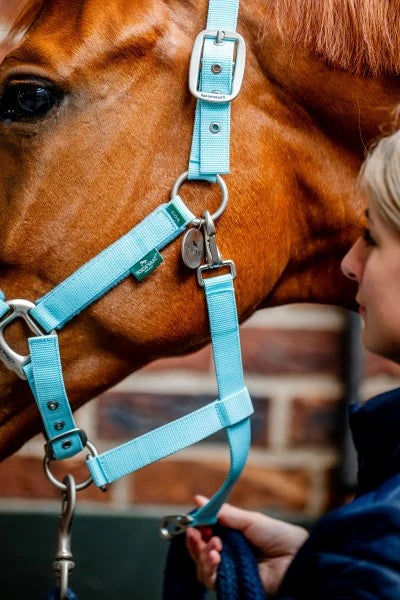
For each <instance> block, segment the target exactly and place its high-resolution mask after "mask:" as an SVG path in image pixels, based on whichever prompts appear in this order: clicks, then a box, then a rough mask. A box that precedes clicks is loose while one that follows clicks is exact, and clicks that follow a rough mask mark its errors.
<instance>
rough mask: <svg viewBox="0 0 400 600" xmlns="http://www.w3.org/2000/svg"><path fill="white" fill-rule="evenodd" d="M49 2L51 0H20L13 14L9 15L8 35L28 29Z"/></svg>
mask: <svg viewBox="0 0 400 600" xmlns="http://www.w3.org/2000/svg"><path fill="white" fill-rule="evenodd" d="M50 4H51V0H22V1H21V2H20V3H19V4H18V5H17V9H16V11H15V12H14V14H11V15H10V20H11V28H10V35H14V34H17V33H20V32H22V31H24V30H26V29H28V28H29V27H30V26H31V25H32V24H33V23H34V22H35V21H36V19H37V18H38V16H39V15H40V13H41V12H42V10H43V9H44V8H45V7H46V6H48V5H50Z"/></svg>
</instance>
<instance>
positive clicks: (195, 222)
mask: <svg viewBox="0 0 400 600" xmlns="http://www.w3.org/2000/svg"><path fill="white" fill-rule="evenodd" d="M187 178H188V171H184V172H183V173H182V175H179V177H178V179H177V180H176V181H175V183H174V185H173V187H172V190H171V200H173V199H174V198H175V196H177V195H178V191H179V188H180V187H181V185H182V183H184V182H185V181H186V180H187ZM196 181H197V180H196ZM216 183H218V185H219V187H220V189H221V194H222V197H221V204H220V205H219V207H218V208H217V210H216V211H215V213H213V214H212V215H211V218H212V220H213V221H216V220H217V219H218V218H219V217H220V216H221V215H222V213H223V212H224V210H225V209H226V207H227V206H228V188H227V186H226V183H225V181H224V180H223V179H222V177H221V175H217V180H216ZM204 223H205V221H204V219H203V218H202V217H196V218H195V219H193V221H192V224H193V225H194V226H195V227H200V226H202V225H204Z"/></svg>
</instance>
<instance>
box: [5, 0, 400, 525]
mask: <svg viewBox="0 0 400 600" xmlns="http://www.w3.org/2000/svg"><path fill="white" fill-rule="evenodd" d="M6 5H7V7H9V6H11V4H10V1H9V0H7V3H4V2H1V1H0V15H4V14H5V13H4V7H5V6H6ZM0 20H1V17H0ZM6 50H7V48H6V47H5V46H4V45H3V47H0V52H3V54H4V53H5V51H6ZM344 327H345V313H344V312H343V311H341V310H339V309H335V308H328V307H312V306H309V305H302V306H300V305H299V306H292V307H280V308H277V309H271V310H266V311H260V312H258V313H257V314H256V315H254V316H253V317H252V318H251V319H250V320H249V321H248V322H247V323H246V324H245V325H244V326H243V328H242V346H243V362H244V366H245V370H246V380H247V384H248V387H249V389H250V392H251V394H252V397H253V400H254V405H255V415H254V417H253V419H252V422H253V424H252V426H253V447H252V451H251V456H250V459H249V462H248V465H247V467H246V469H245V471H244V474H243V476H242V477H241V480H240V482H239V483H238V485H237V486H236V488H235V490H234V492H233V495H232V501H233V502H237V503H239V504H240V505H242V506H246V507H251V508H258V509H265V510H268V511H270V512H278V513H281V514H283V513H290V514H291V515H293V516H296V515H297V516H301V517H310V518H313V517H316V516H318V515H319V514H321V513H322V512H323V511H325V510H326V509H327V508H329V507H330V506H332V505H334V504H335V503H338V502H341V501H342V500H343V495H342V494H341V493H340V490H338V488H337V479H336V477H335V472H336V468H337V466H338V463H339V461H340V449H339V448H340V447H339V444H340V439H341V415H342V407H343V377H342V366H343V354H344V335H343V333H344ZM399 384H400V368H399V367H397V366H395V365H393V364H392V363H390V362H388V361H384V360H382V359H379V358H378V357H376V356H372V355H366V357H365V368H364V379H363V383H362V387H361V396H362V398H363V399H365V398H367V397H368V396H370V395H372V394H375V393H378V392H380V391H382V390H384V389H387V388H390V387H395V386H396V385H399ZM215 390H216V388H215V380H214V374H213V368H212V358H211V353H210V348H206V349H204V350H201V351H200V352H198V353H196V354H193V355H191V356H188V357H186V358H179V359H167V360H163V361H158V362H156V363H154V364H152V365H149V366H148V367H147V368H145V369H143V370H141V371H139V372H137V373H135V374H133V375H132V376H130V377H129V378H128V379H126V380H125V381H123V382H121V383H120V384H119V385H118V386H116V387H115V388H114V389H113V390H110V391H109V392H107V393H106V394H104V395H103V396H102V397H100V398H98V399H97V400H95V401H93V402H91V403H90V404H88V405H86V406H85V407H83V408H82V409H80V410H79V411H78V412H77V415H76V416H77V422H78V424H79V425H80V426H81V427H82V428H84V429H85V430H86V431H87V433H88V435H89V437H90V439H91V440H93V441H95V442H96V445H97V446H98V449H99V450H100V451H103V450H106V449H107V448H110V447H112V446H113V445H115V444H119V443H121V442H123V441H126V440H127V439H129V438H130V437H133V436H136V435H140V434H141V433H143V432H145V431H148V430H150V429H152V428H154V427H156V426H158V425H160V424H162V423H165V422H168V421H170V420H172V419H174V418H177V417H179V416H181V415H183V414H185V413H186V412H189V411H191V410H194V409H196V408H198V407H200V406H201V405H203V404H205V403H207V402H209V401H210V400H211V399H213V398H214V397H215ZM42 456H43V439H42V438H41V436H38V437H37V438H35V439H33V440H31V441H30V442H29V443H28V444H26V445H25V446H24V447H23V448H22V449H21V451H20V452H18V453H17V454H16V455H15V456H14V457H12V458H10V459H8V460H7V461H5V462H4V463H2V464H1V465H0V480H1V481H2V485H1V486H0V505H4V506H6V505H8V504H9V503H10V501H11V502H12V503H13V505H14V504H15V502H16V501H18V500H19V499H21V500H23V499H25V500H26V499H29V501H30V503H31V504H32V503H40V502H42V501H43V500H46V501H47V500H55V499H58V497H59V494H58V492H55V491H54V490H53V489H52V487H51V486H50V485H49V484H48V483H47V481H46V479H45V477H44V475H43V470H42ZM68 463H69V464H68V466H66V465H54V472H55V473H56V474H58V475H60V476H61V474H62V472H65V471H66V470H71V471H72V472H73V473H74V474H76V476H77V477H79V478H82V477H85V467H84V465H83V464H82V459H81V458H79V459H76V460H75V459H74V460H71V461H68ZM227 466H228V449H227V445H226V444H225V442H224V438H223V435H221V434H219V435H215V436H214V437H213V438H211V439H208V440H206V441H204V442H202V443H200V444H198V445H196V446H194V447H191V448H188V449H186V450H184V451H182V452H180V453H179V454H176V455H174V456H172V457H170V458H168V459H165V460H163V461H161V462H159V463H156V464H155V465H153V466H150V467H148V468H146V469H144V470H142V471H140V472H138V473H136V474H134V475H131V476H129V477H126V478H124V479H123V480H121V481H118V482H116V483H115V484H113V485H112V486H111V487H110V489H109V491H108V492H107V493H106V494H104V493H102V492H100V491H98V490H97V489H95V488H94V487H93V486H92V487H90V488H89V489H88V490H86V491H84V492H82V493H80V495H79V499H80V502H82V503H85V502H90V503H91V504H93V503H94V504H96V505H98V506H104V505H107V506H109V508H110V510H114V509H115V510H117V509H118V510H119V509H121V508H123V509H125V508H132V507H139V508H145V509H146V511H149V510H154V511H155V512H160V513H162V512H163V511H164V510H165V507H166V505H168V509H167V510H168V512H170V511H171V510H173V507H176V506H185V507H186V506H188V505H190V504H191V499H192V496H193V494H194V493H197V492H202V493H204V494H210V493H212V492H213V491H214V490H215V489H216V488H217V486H218V485H219V483H221V482H222V481H223V479H224V476H225V474H226V471H227Z"/></svg>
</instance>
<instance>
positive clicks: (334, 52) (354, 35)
mask: <svg viewBox="0 0 400 600" xmlns="http://www.w3.org/2000/svg"><path fill="white" fill-rule="evenodd" d="M273 5H274V11H275V15H276V18H277V24H278V27H279V31H280V33H281V35H282V37H283V38H284V39H285V40H286V39H287V40H288V43H289V44H291V45H292V46H299V45H300V46H303V47H307V48H309V49H311V50H312V51H313V52H314V53H315V54H316V55H318V56H319V57H320V58H321V59H322V60H324V61H325V62H327V63H329V64H331V65H332V66H335V67H338V68H340V69H344V70H347V71H351V72H353V73H357V74H361V75H375V76H376V75H383V74H390V75H398V74H400V0H378V1H377V0H273Z"/></svg>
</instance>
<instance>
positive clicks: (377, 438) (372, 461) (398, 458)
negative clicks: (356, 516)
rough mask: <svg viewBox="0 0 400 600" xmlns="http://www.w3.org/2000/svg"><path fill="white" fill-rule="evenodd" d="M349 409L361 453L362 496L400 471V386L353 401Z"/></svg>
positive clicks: (359, 468) (360, 486) (360, 483)
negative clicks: (368, 398) (368, 397)
mask: <svg viewBox="0 0 400 600" xmlns="http://www.w3.org/2000/svg"><path fill="white" fill-rule="evenodd" d="M349 412H350V427H351V431H352V434H353V440H354V444H355V447H356V449H357V452H358V490H357V493H358V495H359V494H364V493H366V492H368V491H370V490H373V489H376V488H377V487H379V486H380V485H381V484H382V483H383V482H384V481H385V480H386V479H388V478H389V477H392V476H393V475H396V474H398V473H400V388H397V389H395V390H391V391H390V392H385V393H384V394H379V396H374V397H373V398H371V400H368V402H365V403H364V404H351V405H350V407H349Z"/></svg>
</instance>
